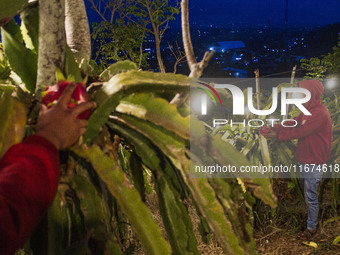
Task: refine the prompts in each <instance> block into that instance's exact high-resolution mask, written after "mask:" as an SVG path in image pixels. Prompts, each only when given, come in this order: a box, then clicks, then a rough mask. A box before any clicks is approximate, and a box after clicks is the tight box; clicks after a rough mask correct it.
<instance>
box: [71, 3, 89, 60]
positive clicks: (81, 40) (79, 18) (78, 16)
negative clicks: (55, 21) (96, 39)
mask: <svg viewBox="0 0 340 255" xmlns="http://www.w3.org/2000/svg"><path fill="white" fill-rule="evenodd" d="M65 30H66V40H67V44H68V46H69V47H70V48H71V51H72V52H73V54H74V57H75V59H76V61H77V62H78V63H79V64H80V63H81V62H82V60H83V59H84V62H85V63H88V62H89V60H90V58H91V36H90V28H89V22H88V20H87V14H86V9H85V4H84V1H83V0H65Z"/></svg>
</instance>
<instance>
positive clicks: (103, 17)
mask: <svg viewBox="0 0 340 255" xmlns="http://www.w3.org/2000/svg"><path fill="white" fill-rule="evenodd" d="M89 1H90V3H91V4H92V9H93V10H94V11H95V12H96V13H98V14H99V16H100V17H101V18H102V19H103V20H104V21H108V20H107V19H106V18H105V16H104V15H103V14H102V13H101V11H100V0H99V9H98V8H97V6H96V5H95V3H94V1H93V0H89Z"/></svg>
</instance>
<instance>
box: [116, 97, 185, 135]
mask: <svg viewBox="0 0 340 255" xmlns="http://www.w3.org/2000/svg"><path fill="white" fill-rule="evenodd" d="M116 110H117V111H118V112H121V113H125V114H129V115H133V116H135V117H137V118H140V119H143V120H148V121H150V122H152V123H154V124H155V125H159V126H162V127H163V128H165V129H167V130H169V131H171V132H173V133H175V134H177V135H179V136H181V137H182V138H184V139H190V129H189V128H190V117H189V116H188V117H182V116H181V115H180V113H179V112H178V111H177V108H176V106H175V105H172V104H170V103H169V102H168V101H167V100H165V99H162V98H157V97H155V96H153V95H152V94H151V93H149V94H146V93H141V94H132V95H129V96H128V97H126V98H123V99H122V100H121V102H120V104H119V105H118V106H117V109H116Z"/></svg>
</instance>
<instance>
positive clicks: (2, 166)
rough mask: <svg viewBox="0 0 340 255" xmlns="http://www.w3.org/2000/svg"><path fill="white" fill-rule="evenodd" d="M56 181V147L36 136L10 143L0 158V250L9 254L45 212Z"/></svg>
mask: <svg viewBox="0 0 340 255" xmlns="http://www.w3.org/2000/svg"><path fill="white" fill-rule="evenodd" d="M58 181H59V153H58V150H57V148H56V147H55V146H54V145H53V144H51V143H50V142H49V141H47V140H46V139H45V138H43V137H40V136H36V135H33V136H30V137H28V138H26V139H25V141H24V142H23V143H20V144H17V145H14V146H12V147H11V148H10V149H9V150H8V151H7V152H6V154H5V155H4V156H3V158H2V159H1V161H0V254H13V253H14V252H15V251H16V250H17V249H19V248H20V247H21V246H22V245H23V244H24V243H25V241H26V240H27V239H28V238H29V237H30V236H31V235H32V233H33V231H34V229H35V228H36V227H37V225H38V224H39V223H40V221H41V220H42V218H43V216H44V215H45V214H46V212H47V209H48V207H49V206H50V204H51V202H52V200H53V197H54V195H55V192H56V190H57V186H58Z"/></svg>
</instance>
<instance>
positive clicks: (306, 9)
mask: <svg viewBox="0 0 340 255" xmlns="http://www.w3.org/2000/svg"><path fill="white" fill-rule="evenodd" d="M190 5H191V18H192V20H198V19H201V20H202V21H204V22H216V23H223V22H235V23H256V24H267V23H268V20H269V18H271V22H272V24H284V21H285V8H286V0H213V1H208V0H195V1H191V3H190ZM213 20H214V21H213ZM337 22H340V1H339V0H289V2H288V23H289V24H291V25H293V24H297V25H301V24H307V25H322V26H323V25H327V24H332V23H337Z"/></svg>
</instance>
